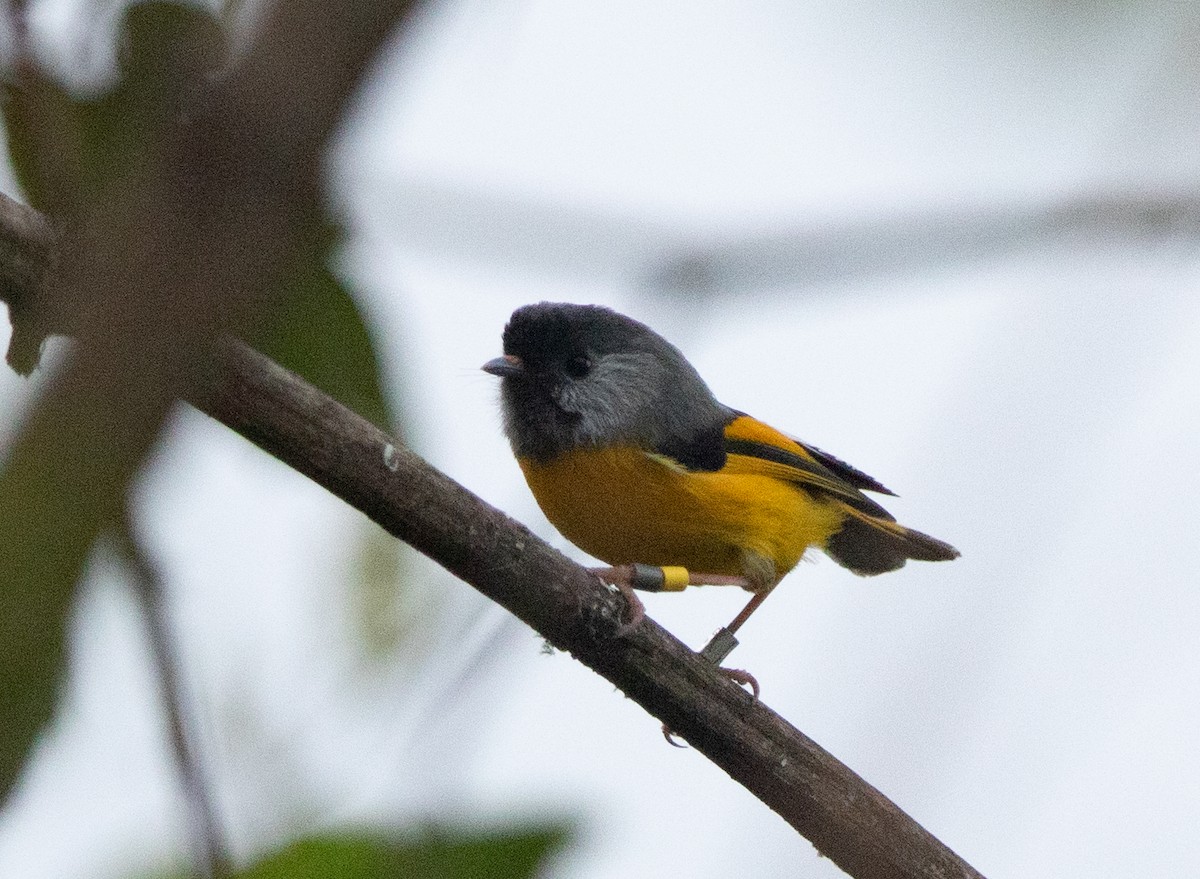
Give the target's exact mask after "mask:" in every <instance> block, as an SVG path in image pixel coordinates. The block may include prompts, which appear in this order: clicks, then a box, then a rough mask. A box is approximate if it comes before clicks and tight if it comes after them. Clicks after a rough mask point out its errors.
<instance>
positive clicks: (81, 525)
mask: <svg viewBox="0 0 1200 879" xmlns="http://www.w3.org/2000/svg"><path fill="white" fill-rule="evenodd" d="M122 30H123V36H122V40H123V51H122V65H121V74H122V75H121V78H120V79H119V80H118V81H117V83H116V84H115V86H114V87H113V88H112V89H111V90H110V91H109V92H108V93H107V94H105V95H103V96H101V97H99V98H97V99H90V98H83V97H77V96H73V95H71V94H70V93H69V92H68V91H67V90H66V89H65V88H63V87H62V86H61V85H60V84H59V83H56V82H55V81H54V80H53V79H52V78H51V77H50V76H48V75H47V74H46V73H44V72H43V71H42V70H40V69H39V68H37V67H36V66H35V65H34V64H33V62H32V61H31V60H30V59H21V60H20V61H19V62H18V63H17V64H16V65H15V66H14V69H13V72H14V74H15V79H11V80H9V81H7V82H5V83H4V86H3V102H2V103H3V114H4V122H5V125H6V128H7V135H8V143H9V151H10V154H11V156H12V160H13V165H14V169H15V172H16V175H17V178H18V180H19V182H20V183H21V185H22V188H23V189H24V190H25V193H26V196H27V197H28V198H29V199H30V202H31V203H32V205H33V206H35V207H37V208H39V209H41V210H42V211H43V212H44V213H47V214H48V215H49V216H50V217H51V219H52V220H53V221H55V222H57V223H59V224H63V223H69V222H72V221H74V220H75V219H77V218H78V217H80V216H82V214H83V212H85V211H86V209H87V207H88V206H89V205H90V204H91V203H92V200H93V199H95V198H97V197H101V196H102V193H103V191H105V189H106V188H107V187H108V186H111V185H116V184H117V183H118V182H120V180H121V179H122V178H123V177H124V175H125V174H126V173H127V172H128V171H130V170H132V169H134V168H137V167H138V166H139V165H140V164H142V163H143V161H144V160H145V158H146V157H147V156H148V155H149V150H150V149H151V148H152V147H153V146H154V145H155V144H156V143H157V140H158V139H159V138H160V137H161V136H162V132H163V131H164V130H165V125H166V123H167V122H169V121H171V120H173V118H174V116H175V114H176V113H177V112H178V110H179V108H180V104H181V101H182V99H183V98H184V96H185V95H186V92H187V90H188V89H189V88H191V87H193V86H194V84H195V83H196V82H197V81H198V77H199V76H200V75H201V73H203V72H205V71H207V70H209V69H211V67H212V65H213V64H214V63H215V59H217V58H218V57H219V56H220V55H221V54H222V53H223V45H224V37H223V35H222V34H221V32H220V28H219V25H218V24H217V23H216V21H215V19H213V18H212V16H211V15H208V14H207V13H205V12H202V11H199V10H197V9H195V8H193V7H190V6H179V5H174V4H168V3H147V4H142V5H139V6H135V7H133V8H131V9H130V10H128V11H127V13H126V18H125V21H124V25H123V29H122ZM34 311H36V309H33V310H29V309H17V310H15V311H13V312H11V315H12V317H13V319H14V321H15V324H14V344H17V345H18V348H19V351H18V353H19V354H20V356H18V357H17V358H16V365H17V366H19V367H29V368H32V366H33V365H34V363H35V362H36V358H37V351H38V349H39V347H40V344H41V337H42V334H43V333H44V331H45V330H44V328H43V327H42V326H40V325H39V324H38V323H37V320H36V315H34V314H33V312H34ZM22 324H24V325H22ZM91 402H92V403H94V405H95V408H94V411H83V408H81V409H80V410H79V411H76V412H74V413H73V415H72V419H71V420H72V424H73V425H80V426H81V427H80V429H79V430H78V431H77V432H76V431H72V437H74V438H76V439H79V440H80V442H78V443H77V444H75V446H73V447H71V453H72V454H73V455H74V456H75V460H73V461H71V462H64V461H62V460H60V459H59V458H56V457H53V456H52V455H51V454H50V451H49V450H53V449H59V448H62V447H63V445H62V444H63V436H62V435H61V434H53V435H49V433H48V428H47V427H46V425H45V424H41V425H40V426H39V427H37V428H35V427H33V426H29V427H27V428H26V430H25V431H24V432H23V433H22V435H21V437H20V438H19V440H18V443H17V445H16V446H15V447H14V451H13V452H12V455H11V457H10V460H9V461H8V462H7V463H6V465H5V469H4V473H3V476H2V478H0V578H2V579H0V799H2V798H3V797H4V796H5V795H6V794H7V792H8V790H9V789H10V787H11V785H12V784H13V782H14V780H15V779H16V778H17V776H18V774H19V773H20V771H21V768H22V765H23V764H24V761H25V759H26V755H27V754H28V752H29V748H30V746H31V744H32V742H33V741H34V739H35V738H36V736H37V735H38V733H39V732H40V731H41V729H42V728H43V727H44V726H45V724H46V723H47V722H48V721H49V719H50V717H51V714H52V712H53V709H54V704H55V701H56V698H57V694H58V681H59V677H60V675H61V672H62V667H63V657H64V653H65V638H66V636H65V629H66V619H67V614H68V611H69V608H70V605H71V599H72V597H73V595H74V587H75V583H76V581H77V579H78V577H79V573H80V569H81V567H82V565H83V563H84V560H85V558H86V556H87V553H88V550H89V548H90V547H91V545H92V542H93V540H94V538H95V536H96V534H97V533H98V532H99V530H100V528H101V527H102V526H103V524H104V523H105V522H107V521H109V520H110V519H111V517H112V516H113V515H114V514H115V511H116V509H117V506H118V501H119V499H120V498H121V497H122V496H123V494H124V482H125V479H126V476H127V475H128V472H129V462H128V461H123V460H121V455H123V454H125V453H126V452H125V450H123V449H113V448H110V447H108V446H105V447H103V448H95V449H93V448H88V447H87V442H88V439H89V438H92V437H94V435H95V431H94V427H83V426H86V425H91V426H94V425H102V424H105V423H106V422H110V421H111V420H112V419H113V418H114V417H121V418H130V417H133V415H132V414H131V413H129V412H121V413H114V412H112V411H111V410H110V407H108V406H107V405H106V403H105V402H104V401H100V400H95V401H91ZM84 408H86V407H84ZM60 426H61V425H60ZM78 462H86V465H87V466H89V467H91V468H92V470H93V473H94V479H93V480H92V482H91V484H89V485H88V487H87V490H84V491H80V490H78V489H77V488H76V487H74V486H73V484H72V483H71V482H70V479H69V477H66V476H64V473H66V472H70V471H72V470H76V471H77V470H78V466H77V464H78ZM68 465H69V466H68ZM46 522H53V523H56V527H55V528H53V529H47V528H45V527H44V525H43V526H40V527H35V525H34V524H32V523H46Z"/></svg>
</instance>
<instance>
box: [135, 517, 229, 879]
mask: <svg viewBox="0 0 1200 879" xmlns="http://www.w3.org/2000/svg"><path fill="white" fill-rule="evenodd" d="M116 536H117V543H118V546H119V548H120V550H121V553H122V555H123V556H124V558H125V561H126V563H127V565H128V569H129V573H130V577H131V579H132V581H133V584H134V587H135V589H134V591H135V594H136V595H137V598H138V601H139V603H140V605H141V609H142V615H143V618H144V619H145V621H146V634H147V637H148V640H149V643H150V657H151V662H152V664H153V666H154V670H155V672H156V674H157V683H158V690H159V699H160V701H161V702H162V706H163V712H164V713H165V715H166V720H167V731H168V738H169V739H170V742H171V755H172V758H173V760H174V763H175V771H176V772H177V773H178V774H179V780H180V782H181V784H182V786H183V795H184V799H185V800H186V802H187V811H188V817H189V822H188V839H189V841H190V842H191V846H192V850H193V860H194V862H195V864H196V867H197V868H198V870H199V872H200V875H201V876H202V877H203V879H221V877H223V876H226V875H228V874H229V868H230V864H229V860H228V858H227V856H226V854H225V847H224V845H222V843H221V830H220V822H219V820H218V819H217V812H216V808H215V804H214V803H213V800H212V797H211V795H210V793H209V785H208V782H207V778H206V776H205V772H204V766H203V763H202V760H201V757H200V754H199V753H198V751H197V749H196V745H195V724H191V725H190V726H191V728H192V731H193V732H192V735H189V734H188V728H189V724H188V722H187V714H188V712H187V710H186V708H185V705H186V698H185V694H184V692H183V685H182V683H181V680H180V664H179V656H178V652H177V651H176V649H175V646H174V645H175V639H174V638H173V637H172V635H171V620H170V617H169V616H168V614H167V608H166V604H165V601H164V595H163V582H164V581H163V575H162V571H161V570H160V569H159V566H158V564H157V563H156V562H155V561H154V560H153V559H151V558H150V556H149V555H148V554H147V553H146V551H145V549H144V548H143V547H142V546H141V544H140V543H139V542H138V540H137V537H136V536H135V534H134V532H133V528H132V523H130V521H129V518H128V510H126V516H125V518H124V520H123V521H122V522H121V525H120V527H119V528H118V529H117V535H116Z"/></svg>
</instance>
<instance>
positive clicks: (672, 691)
mask: <svg viewBox="0 0 1200 879" xmlns="http://www.w3.org/2000/svg"><path fill="white" fill-rule="evenodd" d="M18 208H19V206H18ZM13 210H14V209H13V207H12V205H11V204H9V205H5V204H4V203H3V200H2V199H0V223H2V222H3V219H4V217H5V216H6V215H7V214H8V213H10V212H12V211H13ZM21 210H24V211H28V209H21ZM18 212H19V211H18ZM14 228H15V227H14V226H12V225H10V226H8V227H7V228H3V227H0V242H12V241H13V240H14V238H19V233H17V232H14ZM11 278H12V275H11V274H10V273H9V272H8V270H7V267H6V266H5V265H0V291H4V290H5V289H6V288H5V284H4V282H5V280H6V279H9V280H11ZM215 361H216V364H217V366H218V368H217V369H216V370H215V371H214V373H215V377H214V378H213V380H212V382H211V383H210V384H209V385H208V386H207V387H206V388H205V389H204V390H203V392H201V393H199V394H198V395H195V396H194V397H193V399H194V402H195V403H196V405H197V406H198V407H199V408H200V409H202V410H203V411H205V412H207V413H208V414H209V415H211V416H212V417H214V418H216V419H217V420H219V421H221V422H222V423H224V424H225V425H227V426H229V427H230V428H232V429H234V430H236V431H237V432H238V433H240V434H242V435H243V436H245V437H246V438H247V439H249V440H250V441H251V442H253V443H255V444H256V445H258V446H260V447H261V448H263V449H264V450H265V451H267V452H268V453H270V454H272V455H274V456H275V457H277V458H279V459H280V460H282V461H284V462H285V463H287V464H289V465H290V466H292V467H293V468H295V469H296V470H298V471H299V472H301V473H303V474H305V475H306V476H308V477H309V478H311V479H313V480H314V481H315V482H317V483H318V484H320V485H322V486H323V487H325V488H326V489H328V490H329V491H330V492H332V493H333V494H335V495H336V496H338V497H340V498H342V499H343V500H345V501H346V502H347V503H349V504H350V505H352V506H354V507H355V508H357V509H359V510H361V511H362V512H363V513H365V514H366V515H367V516H369V517H370V518H371V519H373V520H374V521H375V522H377V523H379V524H380V525H381V526H382V527H383V528H385V529H386V530H387V531H389V532H390V533H391V534H394V535H395V536H396V537H398V538H400V539H402V540H404V541H406V542H408V543H410V544H411V545H412V546H414V547H415V548H416V549H418V550H420V551H421V552H423V553H425V554H426V555H428V556H429V557H430V558H432V559H433V560H435V561H437V562H438V563H439V564H441V565H443V566H444V567H445V568H447V569H448V570H449V571H451V572H452V573H454V574H455V575H457V576H459V577H461V578H462V579H463V580H465V581H466V582H468V583H470V584H471V585H472V586H474V587H475V588H476V589H478V590H479V591H480V592H482V593H483V594H485V595H487V596H488V597H489V598H491V599H492V600H494V601H496V602H497V603H499V604H501V605H503V606H504V607H506V608H507V609H508V610H510V611H511V612H512V613H513V614H515V615H516V616H518V617H520V618H521V619H522V620H524V621H525V622H526V623H528V624H529V625H530V626H532V627H533V628H534V629H536V630H537V631H538V632H539V633H541V634H542V635H543V636H545V637H546V638H547V639H548V640H549V641H550V642H551V643H553V644H554V645H555V646H556V647H558V648H560V649H562V650H566V651H569V652H570V653H571V654H572V655H573V656H575V657H576V658H577V659H578V660H579V661H581V662H583V663H584V664H585V665H587V666H589V667H590V668H592V669H593V670H595V671H596V672H597V673H598V674H600V675H602V676H604V677H605V678H606V679H608V680H609V681H611V682H612V683H613V684H615V685H616V686H618V687H619V688H620V689H621V690H622V691H624V693H625V694H626V695H628V696H629V697H630V698H631V699H633V700H634V701H636V702H637V703H638V704H640V705H642V706H643V707H644V708H645V709H646V710H647V711H648V712H650V713H651V714H653V715H654V716H655V717H657V718H659V719H660V720H662V721H663V723H665V724H666V725H667V726H668V727H670V728H671V729H672V730H674V731H675V732H676V733H677V734H678V735H680V736H682V737H683V738H685V739H687V741H688V742H689V744H691V745H692V746H693V747H694V748H696V749H697V750H698V751H700V752H701V753H703V754H705V755H706V756H707V757H708V758H709V759H710V760H712V761H713V762H714V763H716V764H717V765H718V766H720V767H721V768H722V769H724V770H725V771H726V772H727V773H729V775H730V776H731V777H732V778H733V779H734V780H736V781H737V782H738V783H740V784H742V785H743V786H745V787H746V788H747V789H748V790H749V791H751V793H753V794H754V795H755V796H756V797H758V798H759V799H760V800H762V802H763V803H765V804H766V805H767V806H769V807H770V808H771V809H773V810H774V811H776V812H777V813H778V814H779V815H780V816H781V817H783V818H784V820H786V821H787V822H788V823H789V824H791V825H792V826H793V827H794V828H795V829H796V830H798V831H799V832H800V833H802V834H803V835H804V836H805V837H807V838H808V839H809V840H810V841H811V842H812V843H813V845H815V846H816V848H817V849H818V851H820V852H821V853H822V854H823V855H825V856H826V857H828V858H830V860H832V861H833V862H834V863H836V864H838V866H840V867H841V868H842V869H843V870H845V871H846V872H847V873H849V874H850V875H851V876H855V877H858V879H934V877H938V879H948V877H963V879H968V877H979V876H980V874H979V873H978V872H977V871H975V870H974V869H973V868H972V867H971V866H970V865H969V864H967V863H966V862H965V861H963V860H962V859H961V858H959V857H958V856H957V855H955V854H954V852H952V851H951V850H950V849H949V848H947V847H946V846H945V845H944V844H942V843H941V842H940V841H938V840H937V839H936V838H935V837H933V836H932V835H931V834H930V833H929V832H928V831H926V830H925V829H924V828H922V827H921V826H920V825H919V824H917V823H916V822H915V821H914V820H913V819H912V818H910V817H909V816H908V815H906V814H905V813H904V812H903V811H901V810H900V809H899V808H898V807H897V806H896V805H895V804H894V803H892V802H891V801H890V800H888V799H887V798H886V797H885V796H883V794H881V793H880V792H879V791H877V790H875V789H874V788H873V787H871V785H869V784H868V783H867V782H865V781H864V780H863V779H862V778H860V777H859V776H858V775H856V774H855V773H854V772H853V771H852V770H850V769H849V768H848V767H846V766H845V765H844V764H842V763H841V762H839V761H838V760H837V759H836V758H835V757H833V756H832V755H830V754H829V753H827V752H826V751H824V750H823V749H822V748H821V747H820V746H819V745H817V744H816V743H815V742H813V741H812V740H811V739H809V738H808V737H807V736H805V735H804V734H803V733H801V732H800V731H799V730H797V729H796V728H794V727H793V726H791V725H790V724H789V723H788V722H787V721H786V720H784V719H783V718H781V717H780V716H779V715H777V714H775V713H774V712H773V711H771V710H770V709H769V708H768V707H767V706H766V705H764V704H763V703H761V702H756V701H754V700H752V699H751V698H750V696H749V695H748V694H747V693H746V692H745V691H744V690H742V689H741V688H740V687H738V686H736V685H734V684H733V683H731V682H730V681H729V680H728V679H726V678H725V677H723V676H722V675H720V674H719V673H718V672H717V671H716V670H715V668H714V667H713V666H712V665H711V664H709V663H708V662H705V661H703V660H701V659H700V658H699V657H698V656H697V655H696V654H695V653H693V652H692V651H691V650H689V649H688V648H687V647H686V646H685V645H683V644H682V643H680V642H679V641H678V640H676V639H675V638H674V637H672V636H671V635H670V634H669V633H668V632H666V631H664V630H663V629H662V628H660V627H659V626H658V625H657V624H655V623H654V622H653V621H652V620H649V619H647V620H645V621H644V622H643V623H642V624H641V625H640V626H638V627H637V629H635V630H634V631H633V632H632V633H630V634H629V635H628V636H625V637H617V635H616V632H617V625H618V621H619V618H620V613H621V611H622V603H621V602H622V600H621V599H620V598H619V597H617V596H614V595H612V594H610V593H609V592H607V591H606V590H605V589H604V588H603V587H602V586H600V584H599V583H598V582H597V581H596V580H595V579H594V578H593V577H591V576H590V575H589V574H588V573H587V572H586V571H585V570H584V569H583V568H581V567H579V566H578V565H576V564H574V563H573V562H571V561H570V560H568V559H567V558H566V557H565V556H563V555H561V554H560V553H558V552H556V551H555V550H553V549H552V548H551V547H549V546H548V545H547V544H546V543H544V542H543V541H541V540H540V539H538V538H537V537H536V536H534V535H533V534H532V533H531V532H529V531H528V530H527V529H526V528H525V527H524V526H522V525H520V524H519V523H517V522H515V521H513V520H512V519H510V518H508V517H507V516H506V515H504V514H503V513H502V512H500V511H499V510H496V509H494V508H493V507H490V506H488V505H487V504H486V503H484V502H483V501H482V500H480V499H479V498H477V497H476V496H475V495H473V494H471V493H470V492H469V491H467V490H466V489H465V488H463V487H462V486H460V485H458V484H457V483H456V482H454V481H453V480H451V479H450V478H449V477H447V476H446V475H444V474H442V473H440V472H439V471H437V470H435V469H434V468H432V467H430V466H429V465H428V464H426V463H425V462H424V461H423V460H422V459H420V458H419V457H417V456H416V455H414V454H413V453H412V452H410V451H408V450H406V449H404V448H403V447H402V446H400V445H399V444H398V443H397V442H396V441H395V440H393V439H392V438H390V437H389V436H387V435H386V434H384V433H383V432H382V431H380V430H379V429H378V428H376V427H375V426H374V425H372V424H371V423H369V422H368V421H366V420H365V419H363V418H361V417H359V416H358V415H356V414H355V413H353V412H352V411H350V410H348V409H346V408H345V407H344V406H342V405H341V404H339V403H337V402H336V401H334V400H333V399H331V398H330V397H328V396H326V395H325V394H323V393H322V392H321V391H319V390H317V389H316V388H314V387H313V386H311V385H309V384H308V383H307V382H305V381H303V380H302V379H300V378H298V377H297V376H295V375H294V374H292V373H290V372H288V371H287V370H285V369H283V368H282V367H280V366H278V365H277V364H275V363H274V362H273V361H271V360H269V359H268V358H266V357H264V356H263V355H261V354H259V353H258V352H256V351H254V350H252V349H250V348H248V347H247V346H245V345H243V344H241V343H237V342H228V343H225V344H223V345H221V346H220V347H219V349H218V351H217V355H216V357H215Z"/></svg>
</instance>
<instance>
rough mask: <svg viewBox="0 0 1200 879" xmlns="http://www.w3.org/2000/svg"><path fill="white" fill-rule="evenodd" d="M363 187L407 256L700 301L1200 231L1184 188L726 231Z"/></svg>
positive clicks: (530, 203) (531, 201)
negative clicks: (1070, 245) (1075, 244)
mask: <svg viewBox="0 0 1200 879" xmlns="http://www.w3.org/2000/svg"><path fill="white" fill-rule="evenodd" d="M358 188H359V189H360V190H361V191H362V194H363V198H365V199H367V204H368V205H369V208H370V211H371V212H372V214H374V215H377V216H379V217H381V218H382V219H383V222H385V223H387V224H388V226H389V228H390V230H391V231H392V232H393V234H394V236H395V240H396V241H397V242H398V244H399V245H400V246H402V247H404V248H405V249H406V250H407V251H410V252H417V253H426V254H434V255H437V256H440V257H446V256H450V257H453V258H459V259H463V260H466V261H476V262H481V263H485V264H496V265H502V266H509V267H511V266H513V265H518V266H520V267H521V268H522V269H523V270H524V269H530V270H533V271H537V272H541V273H545V274H550V275H554V276H561V277H570V278H576V277H586V278H589V279H590V280H593V281H594V280H596V279H598V278H599V279H602V280H612V281H614V282H615V283H619V284H635V285H639V286H640V287H641V289H643V290H647V291H649V292H651V293H655V294H685V295H687V296H688V297H689V300H688V301H689V305H692V306H694V305H695V302H696V297H697V296H700V295H717V294H719V295H720V296H721V297H722V299H724V300H726V301H728V299H729V298H730V297H747V298H750V297H757V298H759V299H760V301H761V297H763V296H764V295H769V294H770V293H771V292H772V291H786V293H784V294H780V295H787V296H794V295H796V291H798V290H799V291H804V290H817V289H820V288H822V287H826V286H828V285H831V284H836V285H838V286H839V288H843V289H849V288H851V287H852V286H853V284H854V283H855V282H858V281H861V280H863V279H869V278H871V277H874V276H894V275H902V274H906V273H907V274H916V273H918V272H922V271H925V272H930V271H942V270H945V269H946V268H947V267H953V266H959V265H963V264H965V263H970V262H973V261H987V260H994V259H998V258H1001V257H1002V256H1004V255H1005V254H1008V253H1012V252H1014V251H1017V250H1019V249H1022V248H1029V247H1036V248H1041V247H1046V246H1049V245H1053V244H1055V243H1062V242H1071V241H1102V242H1107V243H1111V244H1112V245H1113V246H1120V245H1121V244H1124V243H1137V242H1145V241H1147V240H1165V239H1171V238H1173V237H1176V236H1179V235H1190V236H1193V237H1197V236H1200V196H1197V194H1196V192H1195V190H1194V188H1192V187H1191V186H1190V185H1187V184H1183V185H1180V186H1179V187H1177V188H1169V187H1161V188H1158V189H1130V190H1122V189H1119V188H1114V189H1111V190H1104V189H1097V190H1095V191H1083V192H1078V193H1065V194H1061V195H1051V196H1044V197H1039V198H1036V199H1035V198H1030V199H1028V200H1023V201H1020V200H1014V201H1011V202H1008V203H1005V202H1003V201H1000V200H992V201H988V202H978V203H972V202H969V201H963V202H960V203H957V204H954V205H946V206H942V205H934V206H929V207H925V208H919V209H916V210H912V211H894V212H884V213H881V214H878V215H874V216H872V215H866V216H862V215H851V216H848V217H845V218H842V217H838V216H826V217H821V216H811V215H810V216H805V217H803V218H798V219H796V220H794V221H793V220H788V219H787V218H775V219H773V220H771V221H770V222H769V223H768V224H765V225H757V224H754V223H745V224H741V225H733V226H730V225H729V224H728V223H726V224H723V225H720V226H717V227H705V226H703V225H698V224H696V225H692V226H689V225H688V224H687V223H686V222H679V221H677V222H673V223H670V222H665V221H655V220H651V219H647V218H646V217H645V216H639V215H638V214H637V213H636V212H634V211H630V212H628V213H623V212H621V211H616V210H608V211H606V210H602V209H595V208H588V207H581V206H579V205H568V204H564V203H563V202H561V201H554V200H553V199H551V198H542V199H539V198H537V197H534V196H516V195H511V194H507V195H506V194H501V193H496V192H488V191H486V190H481V189H479V188H475V189H466V188H461V187H455V186H447V185H442V184H439V183H431V182H428V181H422V180H417V179H410V180H405V181H402V182H400V183H399V184H395V185H392V186H382V187H381V186H379V185H377V184H373V185H371V186H367V185H365V184H363V183H361V182H360V183H359V186H358Z"/></svg>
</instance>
